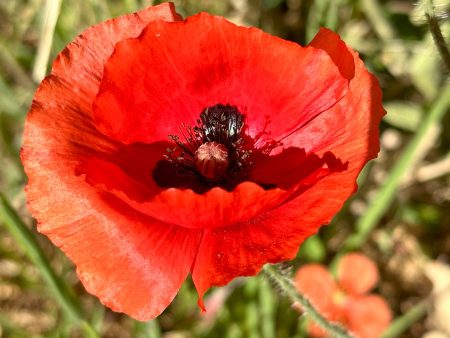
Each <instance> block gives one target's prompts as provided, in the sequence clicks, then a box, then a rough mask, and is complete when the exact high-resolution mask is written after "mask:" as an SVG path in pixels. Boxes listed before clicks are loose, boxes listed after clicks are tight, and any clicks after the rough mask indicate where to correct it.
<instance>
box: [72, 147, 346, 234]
mask: <svg viewBox="0 0 450 338" xmlns="http://www.w3.org/2000/svg"><path fill="white" fill-rule="evenodd" d="M125 148H126V150H124V151H121V152H120V154H122V155H116V156H114V158H113V159H99V158H91V159H88V160H86V161H85V162H83V163H82V164H80V165H79V166H78V167H77V173H78V174H85V175H86V180H87V181H88V182H89V183H90V184H92V185H94V186H95V187H97V188H98V189H99V190H100V191H104V192H109V193H112V194H114V195H115V196H116V197H118V198H120V199H121V200H122V201H123V202H125V203H127V204H128V205H129V206H131V207H132V208H133V209H135V210H138V211H140V212H142V213H143V214H145V215H148V216H151V217H153V218H156V219H158V220H161V221H163V222H167V223H169V224H176V225H180V226H183V227H187V228H193V229H206V228H215V227H223V226H228V225H233V224H236V223H238V222H242V221H246V220H248V219H251V218H252V217H255V216H256V215H258V214H260V213H262V212H265V211H267V210H270V209H271V208H273V207H276V206H278V205H279V204H280V203H282V202H284V201H285V200H287V199H288V198H291V196H292V195H293V194H299V193H301V192H302V191H304V190H306V189H308V188H310V187H311V186H313V185H314V184H315V183H316V182H317V181H318V180H320V179H321V178H323V177H325V176H326V175H329V174H330V173H331V172H333V171H336V170H344V169H343V165H342V164H341V163H336V162H337V160H334V161H333V157H332V155H331V154H328V153H327V155H325V156H323V157H322V158H319V157H317V156H315V155H314V154H311V155H309V156H306V155H305V153H304V152H303V151H301V150H294V149H290V150H287V151H286V152H284V153H282V154H280V155H276V156H271V157H268V158H266V159H264V160H262V161H261V162H260V163H258V165H257V166H256V167H257V168H258V169H257V170H254V171H253V172H252V174H251V177H252V180H253V181H255V182H264V183H266V184H275V185H276V186H278V187H279V188H272V189H269V190H266V189H264V188H263V187H262V186H260V185H258V184H256V183H253V182H243V183H241V184H239V185H238V186H237V187H236V188H235V189H233V190H232V191H227V190H224V189H222V188H219V187H216V188H213V189H211V190H209V191H207V192H206V193H203V194H198V193H195V192H194V191H192V190H190V189H177V188H171V189H163V188H161V187H159V186H158V185H157V184H156V183H155V182H154V181H153V179H152V177H151V173H152V170H153V168H154V167H155V165H156V162H157V161H158V160H159V159H160V158H162V156H163V152H164V151H165V149H166V145H165V144H164V143H154V144H152V145H145V144H141V145H140V149H134V148H136V145H132V146H126V147H125ZM130 153H131V154H133V153H136V155H135V156H130ZM284 154H286V155H284ZM125 155H127V156H126V158H124V156H125ZM118 160H120V162H121V163H118V162H117V161H118ZM339 165H340V166H339ZM125 166H127V167H125ZM341 167H342V168H341ZM132 168H140V171H139V172H131V170H132ZM276 169H278V170H276Z"/></svg>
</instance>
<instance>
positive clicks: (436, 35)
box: [424, 0, 450, 72]
mask: <svg viewBox="0 0 450 338" xmlns="http://www.w3.org/2000/svg"><path fill="white" fill-rule="evenodd" d="M424 7H425V16H426V17H427V21H428V26H429V27H430V32H431V35H432V36H433V40H434V43H435V44H436V47H437V49H438V51H439V54H441V57H442V60H443V61H444V64H445V67H447V70H448V71H449V72H450V51H449V50H448V47H447V43H446V42H445V39H444V36H443V35H442V32H441V28H440V27H439V21H438V18H437V17H436V14H435V12H434V5H433V1H432V0H427V1H425V6H424Z"/></svg>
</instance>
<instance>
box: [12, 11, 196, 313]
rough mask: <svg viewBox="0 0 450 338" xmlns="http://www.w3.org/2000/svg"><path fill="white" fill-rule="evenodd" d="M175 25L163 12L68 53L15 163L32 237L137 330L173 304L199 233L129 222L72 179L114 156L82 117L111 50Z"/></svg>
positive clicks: (91, 33)
mask: <svg viewBox="0 0 450 338" xmlns="http://www.w3.org/2000/svg"><path fill="white" fill-rule="evenodd" d="M175 19H179V16H178V14H176V13H175V11H174V8H173V5H171V4H163V5H161V6H156V7H150V8H148V9H145V10H143V11H141V12H138V13H135V14H131V15H127V16H123V17H120V18H117V19H114V20H109V21H107V22H105V23H102V24H99V25H96V26H93V27H91V28H89V29H88V30H86V31H85V32H84V33H83V34H82V35H81V36H80V37H78V38H77V39H76V40H75V41H74V42H73V43H71V44H70V45H69V46H68V47H67V48H66V49H65V50H64V51H63V52H61V54H59V56H58V58H57V60H56V61H55V63H54V66H53V69H52V72H51V75H49V76H48V77H47V78H46V79H45V80H44V81H43V82H42V84H41V86H40V87H39V89H38V91H37V93H36V96H35V97H34V101H33V105H32V108H31V111H30V113H29V115H28V117H27V120H26V124H25V132H24V144H23V148H22V153H21V157H22V161H23V163H24V167H25V171H26V173H27V176H28V178H29V181H28V185H27V190H26V194H27V199H28V205H29V208H30V210H31V211H32V214H33V215H34V216H35V218H36V219H37V221H38V230H39V231H40V232H42V233H44V234H46V235H47V236H48V237H49V238H50V239H51V240H52V241H53V242H54V243H55V244H56V245H57V246H59V247H60V248H61V249H62V250H63V251H64V252H65V253H66V254H67V255H68V256H69V257H70V258H71V259H72V261H73V262H74V263H75V264H76V265H77V272H78V275H79V277H80V279H81V281H82V282H83V284H84V285H85V287H86V289H87V290H88V291H89V292H91V293H93V294H95V295H97V296H98V297H99V298H100V300H101V301H102V302H103V303H104V304H106V305H108V306H109V307H111V308H112V309H114V310H115V311H121V312H126V313H128V314H129V315H131V316H133V317H135V318H136V319H140V320H147V319H150V318H153V317H155V316H157V315H158V314H159V313H161V312H162V311H163V310H164V308H165V307H166V306H167V305H168V304H169V303H170V301H171V300H172V299H173V297H174V296H175V294H176V292H177V291H178V289H179V287H180V285H181V283H182V282H183V280H184V279H185V277H186V275H187V274H188V272H189V269H190V267H191V265H192V262H193V260H194V257H195V254H196V251H197V248H198V245H199V241H200V237H201V233H200V232H197V231H189V230H187V229H183V228H179V227H175V226H172V225H168V224H164V223H161V222H159V221H157V220H155V219H153V218H150V217H147V216H144V215H142V214H140V213H136V212H135V211H134V210H132V209H130V208H129V207H128V206H126V205H125V204H124V203H122V202H121V201H119V200H117V199H116V198H115V197H113V196H111V195H109V194H105V193H103V194H99V192H98V191H97V189H94V188H93V187H92V186H91V185H90V184H88V183H86V182H85V180H84V178H83V177H80V176H76V175H75V171H76V167H77V166H78V165H79V164H80V163H82V162H83V161H84V160H86V159H87V158H90V157H92V156H94V157H95V156H98V157H99V158H103V157H105V156H106V157H108V156H112V154H115V153H117V152H118V151H119V149H120V147H121V145H120V144H118V143H117V142H114V141H111V140H110V139H108V138H107V137H105V136H104V135H103V134H101V133H99V132H98V131H97V130H96V128H95V127H94V125H93V120H92V112H91V107H92V102H93V100H94V97H95V95H96V93H97V91H98V87H99V84H100V79H101V76H102V71H103V64H104V62H105V61H106V59H107V58H108V57H109V55H110V54H111V53H112V51H113V49H114V45H115V43H116V42H117V41H118V40H121V39H124V38H129V37H135V36H137V35H139V34H140V32H141V31H142V29H143V27H144V26H145V25H146V24H147V23H148V22H150V21H152V20H168V21H173V20H175ZM174 248H176V250H175V249H174ZM180 252H182V255H180ZM130 285H132V286H133V287H132V288H130Z"/></svg>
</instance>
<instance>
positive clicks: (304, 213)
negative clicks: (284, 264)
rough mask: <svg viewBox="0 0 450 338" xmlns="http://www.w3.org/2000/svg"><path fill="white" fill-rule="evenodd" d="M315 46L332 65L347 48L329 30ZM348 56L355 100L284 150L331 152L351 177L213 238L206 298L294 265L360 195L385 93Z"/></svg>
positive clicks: (202, 264) (200, 282) (197, 275)
mask: <svg viewBox="0 0 450 338" xmlns="http://www.w3.org/2000/svg"><path fill="white" fill-rule="evenodd" d="M313 44H314V46H315V47H316V48H321V49H323V50H324V51H326V52H328V53H330V55H331V56H332V58H335V55H336V51H337V49H336V46H345V44H343V43H341V40H340V39H339V37H338V36H337V35H336V34H334V33H331V32H330V31H328V30H321V31H320V32H319V34H318V36H317V37H316V39H315V40H314V41H313ZM328 48H330V50H328ZM339 48H340V47H339ZM345 51H347V52H349V53H350V55H352V60H347V61H346V62H352V63H353V64H354V65H355V69H354V78H353V79H352V80H351V82H350V88H349V92H348V93H347V95H346V96H345V97H344V98H343V99H342V100H340V101H339V102H338V103H337V104H335V105H334V106H333V107H331V108H330V109H328V110H327V111H325V112H323V113H321V114H319V115H318V116H316V117H315V118H314V119H313V120H311V121H309V123H307V124H306V125H305V126H303V127H302V128H300V129H299V130H298V131H297V132H295V133H293V134H291V135H289V136H288V137H286V138H284V139H283V140H281V142H282V143H283V146H284V147H286V148H288V147H297V148H298V147H300V148H304V149H305V150H306V153H308V154H309V153H315V154H316V155H318V156H322V155H324V154H325V153H327V152H331V153H332V154H333V155H334V156H336V157H337V158H339V159H340V160H341V161H342V162H344V163H347V167H346V169H345V170H341V171H337V172H333V173H331V174H329V175H327V176H325V177H323V178H321V179H320V180H319V181H318V182H316V183H315V184H314V185H313V186H312V187H310V188H309V189H307V190H305V191H303V192H302V193H301V194H298V195H297V196H296V198H293V199H291V200H290V201H288V202H287V203H284V204H282V205H280V206H278V207H277V208H274V209H272V210H270V211H268V212H266V213H262V214H260V215H258V216H256V217H254V218H252V219H250V220H248V221H246V222H242V223H239V224H236V225H234V226H230V227H227V228H217V229H213V230H208V231H205V234H204V236H203V238H202V243H201V245H200V249H199V253H198V255H197V258H196V261H195V264H194V267H193V272H192V273H193V279H194V283H195V285H196V287H197V290H198V292H199V294H200V297H201V296H202V295H203V294H204V292H205V291H206V290H207V289H208V288H209V287H211V286H215V285H223V284H226V283H228V282H229V281H230V280H231V279H233V278H234V277H236V276H240V275H253V274H256V273H257V272H258V271H259V270H260V268H261V266H262V265H263V264H265V263H268V262H279V261H282V260H288V259H292V258H293V257H294V256H295V254H296V252H297V250H298V247H299V245H300V244H301V242H302V241H303V240H304V239H305V238H307V237H308V236H310V235H312V234H314V233H315V232H317V230H318V229H319V227H320V226H321V225H323V224H327V223H329V222H330V221H331V219H332V218H333V216H334V215H335V214H336V212H338V211H339V210H340V208H342V205H343V204H344V202H345V201H346V199H347V198H348V197H349V196H350V195H351V194H352V193H353V192H354V191H355V190H356V178H357V176H358V174H359V172H360V171H361V169H362V167H363V165H364V164H365V163H366V162H367V161H368V160H370V159H372V158H374V157H375V156H376V154H377V153H378V150H379V143H378V125H379V123H380V120H381V118H382V116H383V115H384V110H383V107H382V104H381V91H380V88H379V86H378V83H377V81H376V79H375V78H374V77H373V76H372V75H371V74H370V73H369V72H368V71H367V69H366V68H365V67H364V65H363V63H362V61H361V60H360V59H359V58H358V56H357V53H355V52H354V51H352V50H351V49H350V48H348V47H346V46H345ZM345 54H347V53H343V55H345ZM339 60H345V58H344V59H339ZM339 62H341V61H339ZM338 64H339V63H338ZM347 71H348V70H343V72H344V73H346V72H347Z"/></svg>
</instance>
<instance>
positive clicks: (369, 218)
mask: <svg viewBox="0 0 450 338" xmlns="http://www.w3.org/2000/svg"><path fill="white" fill-rule="evenodd" d="M449 106H450V85H447V86H446V87H445V88H444V89H443V90H442V92H441V95H440V96H439V97H438V98H437V100H436V101H435V103H434V105H433V106H432V107H431V109H430V112H429V114H428V115H427V116H426V117H425V120H424V121H423V123H422V124H421V126H420V127H419V129H418V130H417V133H416V134H415V135H414V137H413V139H412V140H411V141H410V143H409V144H408V145H407V147H406V148H405V150H404V151H403V153H402V154H401V156H400V158H399V159H398V161H397V163H396V164H395V165H394V167H393V168H392V170H391V171H390V173H389V176H388V177H387V180H386V182H385V183H384V185H383V186H382V187H381V188H380V190H379V192H378V195H377V196H376V197H375V198H374V200H373V202H372V204H371V205H370V206H369V208H368V210H367V211H366V212H365V213H364V215H363V216H362V217H361V218H360V219H359V220H358V223H357V224H356V232H355V233H354V234H353V235H351V236H350V237H348V238H347V240H346V241H345V243H344V250H345V251H351V250H355V249H357V248H359V247H360V246H361V245H362V244H363V243H364V242H365V241H366V239H367V237H368V236H369V234H370V232H371V231H372V230H373V228H374V227H375V226H376V225H377V224H378V222H379V221H380V219H381V217H383V215H384V213H385V212H386V210H387V209H388V208H389V206H390V205H391V203H392V201H393V199H394V197H395V194H396V192H397V189H398V187H399V184H400V182H401V179H402V177H403V174H404V173H405V172H406V171H407V170H408V168H409V167H410V166H411V164H412V163H413V161H414V154H415V152H416V150H417V148H418V145H419V144H420V143H421V142H422V140H423V138H424V137H425V136H426V135H427V132H428V130H429V129H430V128H431V127H432V126H433V125H435V124H436V123H438V122H439V121H440V120H441V119H442V118H443V116H444V115H445V113H446V112H447V110H448V108H449Z"/></svg>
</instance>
